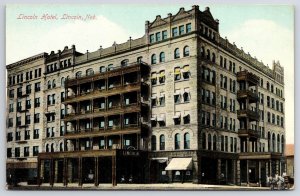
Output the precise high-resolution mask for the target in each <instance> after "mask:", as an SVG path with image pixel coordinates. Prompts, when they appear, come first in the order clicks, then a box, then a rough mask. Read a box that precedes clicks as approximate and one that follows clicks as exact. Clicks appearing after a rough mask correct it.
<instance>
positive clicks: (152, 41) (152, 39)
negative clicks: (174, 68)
mask: <svg viewBox="0 0 300 196" xmlns="http://www.w3.org/2000/svg"><path fill="white" fill-rule="evenodd" d="M154 42H155V38H154V34H151V35H150V44H152V43H154Z"/></svg>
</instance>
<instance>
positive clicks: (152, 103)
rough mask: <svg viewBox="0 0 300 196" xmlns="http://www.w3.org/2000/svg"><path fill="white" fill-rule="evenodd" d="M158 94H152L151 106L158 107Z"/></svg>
mask: <svg viewBox="0 0 300 196" xmlns="http://www.w3.org/2000/svg"><path fill="white" fill-rule="evenodd" d="M156 98H157V97H156V94H152V96H151V106H152V107H156V102H157V101H156Z"/></svg>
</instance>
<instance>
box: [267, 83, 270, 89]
mask: <svg viewBox="0 0 300 196" xmlns="http://www.w3.org/2000/svg"><path fill="white" fill-rule="evenodd" d="M267 90H268V91H269V90H270V84H269V82H267Z"/></svg>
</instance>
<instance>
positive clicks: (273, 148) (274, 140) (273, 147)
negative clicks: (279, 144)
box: [272, 133, 276, 152]
mask: <svg viewBox="0 0 300 196" xmlns="http://www.w3.org/2000/svg"><path fill="white" fill-rule="evenodd" d="M275 137H276V136H275V133H273V135H272V152H275V150H276V145H275V144H276V138H275Z"/></svg>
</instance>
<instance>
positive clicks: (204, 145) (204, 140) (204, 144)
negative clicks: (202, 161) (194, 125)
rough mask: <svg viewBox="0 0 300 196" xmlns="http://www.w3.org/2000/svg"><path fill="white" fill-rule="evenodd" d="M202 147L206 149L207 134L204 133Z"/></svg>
mask: <svg viewBox="0 0 300 196" xmlns="http://www.w3.org/2000/svg"><path fill="white" fill-rule="evenodd" d="M202 149H206V134H205V133H204V132H203V133H202Z"/></svg>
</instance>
